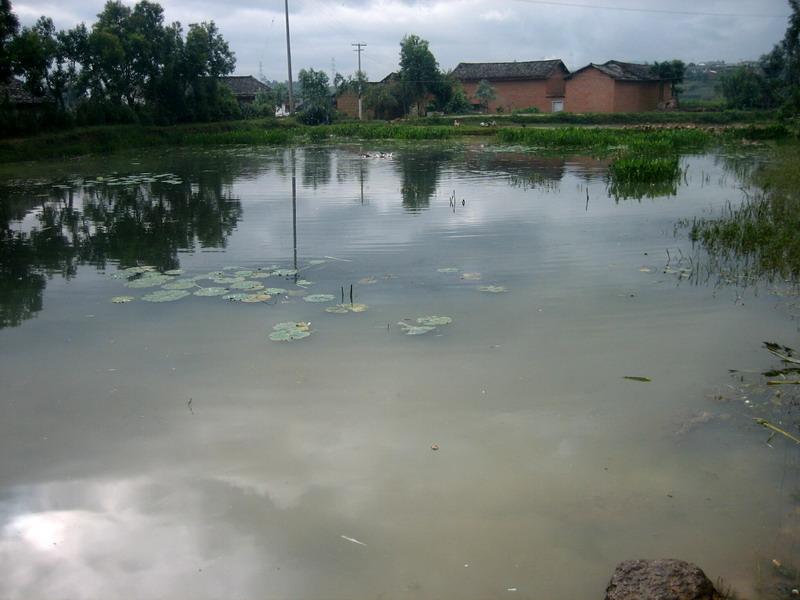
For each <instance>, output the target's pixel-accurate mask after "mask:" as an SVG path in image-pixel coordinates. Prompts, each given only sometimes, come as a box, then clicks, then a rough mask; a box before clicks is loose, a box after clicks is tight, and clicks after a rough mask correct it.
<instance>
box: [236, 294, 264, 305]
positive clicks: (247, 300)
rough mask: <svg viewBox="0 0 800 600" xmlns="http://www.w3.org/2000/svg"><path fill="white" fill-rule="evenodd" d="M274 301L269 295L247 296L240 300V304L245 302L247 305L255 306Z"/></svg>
mask: <svg viewBox="0 0 800 600" xmlns="http://www.w3.org/2000/svg"><path fill="white" fill-rule="evenodd" d="M269 300H272V296H270V295H269V294H246V295H245V297H244V298H242V299H241V300H240V302H244V303H245V304H254V303H256V302H267V301H269Z"/></svg>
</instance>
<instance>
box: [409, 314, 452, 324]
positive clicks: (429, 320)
mask: <svg viewBox="0 0 800 600" xmlns="http://www.w3.org/2000/svg"><path fill="white" fill-rule="evenodd" d="M452 322H453V319H452V318H450V317H439V316H437V315H430V316H428V317H418V318H417V323H419V324H420V325H422V326H423V327H436V326H438V325H449V324H450V323H452Z"/></svg>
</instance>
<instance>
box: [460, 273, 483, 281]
mask: <svg viewBox="0 0 800 600" xmlns="http://www.w3.org/2000/svg"><path fill="white" fill-rule="evenodd" d="M461 279H465V280H466V281H480V280H481V274H480V273H462V275H461Z"/></svg>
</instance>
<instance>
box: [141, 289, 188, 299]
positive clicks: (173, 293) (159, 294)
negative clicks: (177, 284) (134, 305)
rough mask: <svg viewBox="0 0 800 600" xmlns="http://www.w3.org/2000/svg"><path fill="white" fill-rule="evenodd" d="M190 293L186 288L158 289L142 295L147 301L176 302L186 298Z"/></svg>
mask: <svg viewBox="0 0 800 600" xmlns="http://www.w3.org/2000/svg"><path fill="white" fill-rule="evenodd" d="M188 295H189V292H186V291H184V290H156V291H155V292H150V293H149V294H146V295H144V296H142V300H144V301H145V302H174V301H175V300H180V299H181V298H186V296H188Z"/></svg>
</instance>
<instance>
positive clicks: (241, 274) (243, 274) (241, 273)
mask: <svg viewBox="0 0 800 600" xmlns="http://www.w3.org/2000/svg"><path fill="white" fill-rule="evenodd" d="M234 275H236V276H237V277H252V276H253V272H252V271H236V272H235V273H234Z"/></svg>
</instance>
